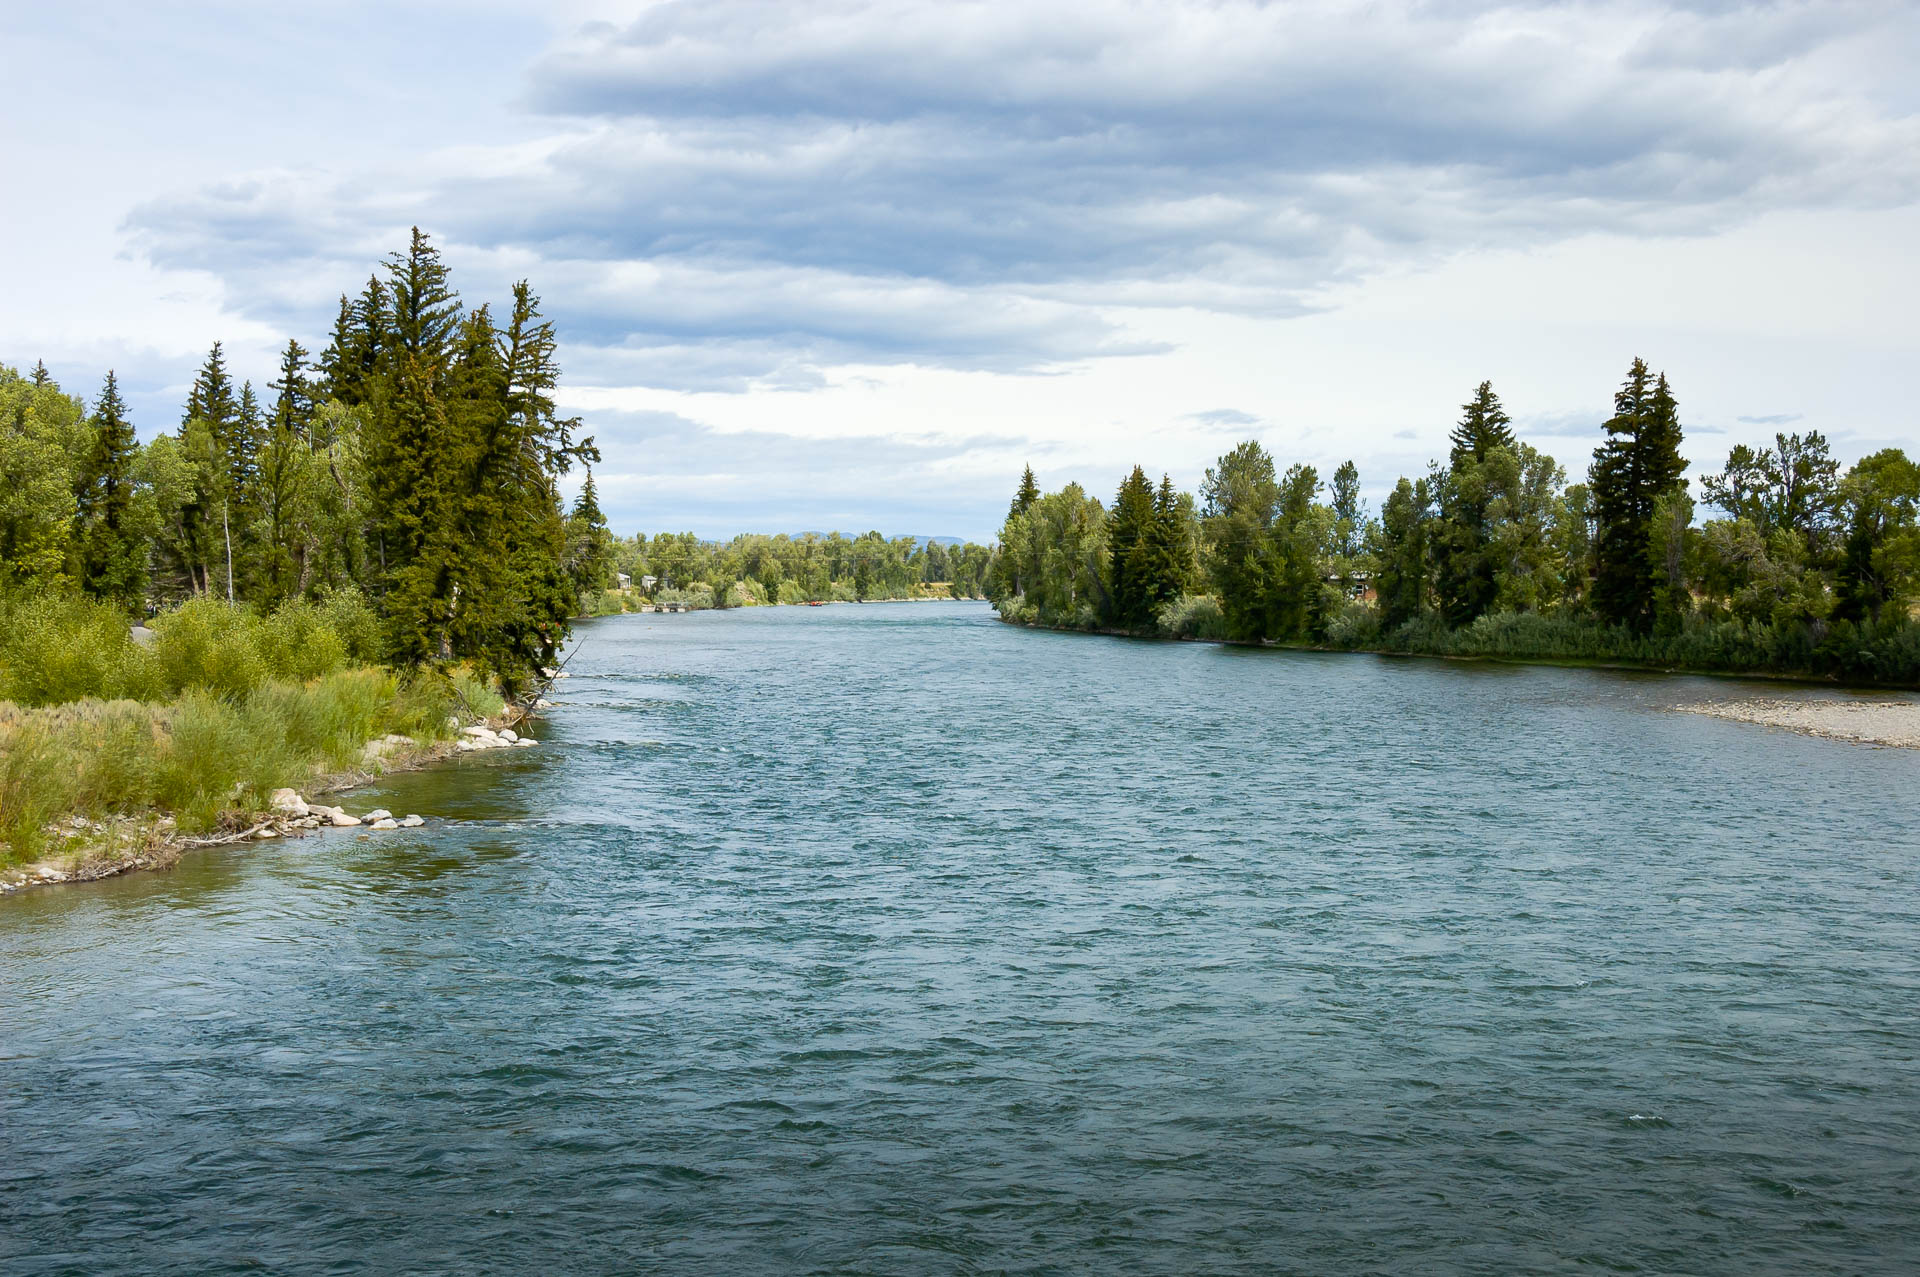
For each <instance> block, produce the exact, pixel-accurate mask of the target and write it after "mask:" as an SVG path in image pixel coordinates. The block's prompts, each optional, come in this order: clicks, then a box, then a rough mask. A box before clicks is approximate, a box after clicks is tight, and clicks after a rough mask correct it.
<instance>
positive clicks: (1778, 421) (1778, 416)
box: [1734, 412, 1802, 426]
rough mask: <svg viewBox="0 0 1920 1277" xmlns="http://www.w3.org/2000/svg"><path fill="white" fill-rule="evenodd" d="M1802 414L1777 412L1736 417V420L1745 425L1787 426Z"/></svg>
mask: <svg viewBox="0 0 1920 1277" xmlns="http://www.w3.org/2000/svg"><path fill="white" fill-rule="evenodd" d="M1801 415H1802V414H1800V413H1797V412H1776V413H1771V414H1769V415H1768V416H1765V417H1735V418H1734V420H1735V421H1737V422H1739V423H1740V424H1741V425H1743V426H1785V425H1789V424H1791V423H1793V422H1795V421H1798V420H1800V418H1801Z"/></svg>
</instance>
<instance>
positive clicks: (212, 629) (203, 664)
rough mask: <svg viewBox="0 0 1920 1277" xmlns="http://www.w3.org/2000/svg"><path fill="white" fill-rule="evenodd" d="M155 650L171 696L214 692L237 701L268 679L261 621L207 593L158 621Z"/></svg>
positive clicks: (161, 674) (249, 613)
mask: <svg viewBox="0 0 1920 1277" xmlns="http://www.w3.org/2000/svg"><path fill="white" fill-rule="evenodd" d="M153 628H154V632H155V634H156V635H157V637H156V638H155V640H154V644H153V652H154V656H155V658H156V659H157V660H158V661H159V663H160V677H161V682H162V685H163V686H164V687H165V689H166V691H167V692H168V693H171V694H173V695H176V696H177V695H179V694H180V693H182V692H187V691H205V692H211V693H213V694H214V695H216V696H225V697H231V698H238V697H242V696H245V695H246V694H247V693H248V692H250V691H252V690H253V689H254V688H256V687H258V686H259V685H260V684H261V683H263V682H264V681H266V678H267V675H268V672H269V667H268V665H267V662H266V660H265V659H264V658H263V657H262V655H261V651H260V641H259V640H260V631H261V630H262V628H264V627H263V625H262V623H261V621H260V618H259V617H258V616H256V615H255V614H254V613H252V612H250V611H248V610H246V609H245V608H241V607H236V606H234V605H233V604H230V603H227V602H225V601H223V600H220V599H216V598H213V597H212V596H210V595H204V596H202V597H200V598H194V599H188V600H187V601H186V602H185V603H182V604H181V605H180V606H179V607H177V608H175V609H174V610H173V611H171V612H167V613H163V614H162V615H160V616H159V617H157V618H155V620H154V622H153Z"/></svg>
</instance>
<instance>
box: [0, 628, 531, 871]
mask: <svg viewBox="0 0 1920 1277" xmlns="http://www.w3.org/2000/svg"><path fill="white" fill-rule="evenodd" d="M0 624H4V625H5V629H4V631H0V632H3V633H4V634H5V640H4V643H0V698H3V699H0V865H4V864H13V863H20V862H24V861H29V860H33V859H36V858H38V857H41V856H45V855H48V854H51V853H54V852H59V851H62V850H67V849H70V846H71V847H78V846H79V845H80V844H84V843H85V842H87V841H88V840H89V839H90V838H92V837H95V836H96V835H97V832H98V830H99V829H100V828H101V827H103V826H111V825H112V824H114V823H116V822H119V823H127V822H131V823H135V824H138V823H142V822H145V823H152V822H155V821H157V820H159V819H161V818H162V817H165V818H170V819H171V820H172V821H173V822H174V826H175V827H176V828H177V829H179V830H181V831H183V832H188V831H206V830H215V829H219V828H222V827H225V826H230V825H234V824H236V823H237V822H239V821H241V820H243V819H245V818H246V817H247V816H248V815H250V814H252V813H255V812H258V811H261V810H263V809H264V808H265V807H266V806H267V805H268V799H269V796H270V795H271V794H272V792H273V791H274V790H275V789H277V788H280V787H282V786H288V787H293V788H305V787H307V786H309V785H311V784H313V783H314V782H315V781H316V780H318V779H320V778H322V777H325V776H327V775H329V774H336V773H342V772H351V771H357V770H359V769H361V768H363V767H364V766H366V763H367V755H366V751H367V747H368V742H369V741H375V740H379V739H380V738H382V737H385V736H389V735H400V736H405V737H408V738H409V739H410V741H411V742H412V745H411V746H410V748H420V749H425V748H430V747H431V746H432V745H433V744H434V743H435V742H438V741H441V740H444V739H446V738H448V737H450V736H451V735H452V734H453V733H454V731H455V730H456V724H455V723H453V722H451V721H450V719H454V718H458V719H460V720H461V721H467V720H470V719H472V718H475V717H483V716H488V715H492V714H495V713H498V712H499V710H500V709H501V707H502V702H501V701H500V699H499V697H498V696H497V695H496V694H494V693H493V692H492V691H491V690H490V688H489V686H488V685H487V684H486V683H485V682H483V681H482V680H480V679H478V678H475V677H473V676H471V675H469V674H465V673H458V672H457V673H454V674H451V675H449V674H444V673H434V672H427V671H422V672H418V673H412V674H408V675H404V676H403V675H400V674H396V673H394V672H392V671H390V670H386V669H382V668H379V667H377V666H373V665H371V664H369V663H368V662H369V661H370V659H371V652H372V647H373V643H374V640H375V633H374V630H373V621H372V617H371V615H370V614H369V613H368V612H367V611H366V609H365V607H364V605H363V604H362V603H361V602H360V601H359V600H358V598H357V597H352V596H345V597H338V598H335V599H331V600H328V601H327V602H325V603H321V604H305V603H301V604H293V605H290V606H288V607H284V608H282V609H280V610H279V611H278V612H276V613H274V614H272V615H269V616H260V615H257V614H255V613H253V612H250V611H247V610H245V609H240V608H232V607H228V606H227V605H226V604H224V603H220V602H217V601H213V600H207V599H201V600H195V601H193V602H190V603H188V604H186V605H185V606H183V607H181V608H180V609H178V610H177V611H174V612H172V613H169V614H166V615H164V616H162V617H159V618H156V620H155V621H154V622H153V636H152V639H151V642H150V643H145V644H143V643H139V642H135V641H134V640H133V638H131V637H130V634H129V628H128V626H127V623H126V621H125V620H124V618H122V617H121V616H120V615H119V614H118V613H117V612H115V611H114V610H113V609H112V608H109V607H105V606H103V605H100V604H94V603H89V602H86V601H84V600H79V599H74V598H42V599H34V600H29V601H26V602H23V603H16V604H14V605H12V606H10V607H8V608H6V609H4V613H3V614H0Z"/></svg>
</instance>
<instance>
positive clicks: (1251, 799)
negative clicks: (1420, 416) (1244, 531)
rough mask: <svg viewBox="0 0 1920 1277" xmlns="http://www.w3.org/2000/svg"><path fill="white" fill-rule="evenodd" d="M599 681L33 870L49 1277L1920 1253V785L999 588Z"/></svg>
mask: <svg viewBox="0 0 1920 1277" xmlns="http://www.w3.org/2000/svg"><path fill="white" fill-rule="evenodd" d="M571 670H572V671H573V673H574V675H575V677H573V678H571V679H569V680H568V681H567V682H565V683H563V684H561V688H562V696H561V699H562V700H563V702H564V703H563V704H562V705H561V706H560V707H558V708H556V709H555V710H554V711H552V713H551V714H550V716H549V717H548V718H547V719H546V721H545V722H544V723H543V724H541V725H540V727H539V728H538V732H539V734H540V736H541V738H542V740H543V744H542V745H541V747H540V748H538V749H533V750H519V751H503V752H501V753H494V754H478V755H471V756H468V757H465V758H463V759H461V760H459V761H458V762H457V763H454V764H451V765H448V766H446V767H444V768H441V769H439V770H436V771H431V772H424V773H416V774H412V775H407V776H400V777H395V778H392V779H391V780H390V781H389V782H388V783H387V784H385V785H384V786H383V787H381V788H379V789H377V790H374V791H370V792H368V793H365V794H363V795H358V796H355V797H354V798H353V799H352V800H350V805H351V806H356V807H371V806H374V805H383V806H389V807H393V808H395V809H397V810H404V811H419V812H421V813H423V814H426V815H428V816H430V817H433V818H435V820H434V823H433V824H431V825H429V826H428V827H427V828H425V829H421V830H414V831H399V832H394V833H388V834H384V835H373V836H369V837H367V838H365V839H361V838H359V837H357V836H355V835H354V834H353V833H351V832H348V831H341V832H340V833H337V834H330V835H328V836H325V837H315V838H309V839H305V840H301V841H298V842H289V843H280V844H269V845H260V846H255V847H251V848H248V849H245V850H244V851H222V852H213V853H207V854H203V855H200V856H198V857H196V858H194V859H192V860H190V861H189V862H188V863H187V864H185V865H183V866H182V867H181V868H180V869H179V870H178V871H176V872H174V873H171V874H165V875H143V876H133V877H129V878H125V879H121V880H117V881H113V882H108V883H103V884H97V885H95V886H93V887H90V888H85V889H63V890H57V891H39V892H28V893H23V894H21V895H18V896H14V897H11V898H7V899H0V1269H4V1270H5V1271H6V1272H7V1273H9V1274H42V1273H87V1274H95V1273H153V1272H168V1273H227V1272H256V1271H259V1272H275V1273H349V1272H367V1273H401V1272H406V1273H437V1272H445V1273H469V1272H487V1273H523V1272H536V1271H540V1272H556V1273H620V1272H642V1271H659V1272H675V1273H682V1272H684V1273H716V1274H729V1275H738V1274H745V1273H763V1272H764V1273H801V1272H822V1273H825V1272H872V1273H946V1272H1000V1271H1006V1272H1021V1273H1040V1272H1059V1273H1067V1272H1102V1273H1106V1272H1112V1273H1136V1272H1137V1273H1148V1272H1152V1273H1174V1272H1180V1273H1188V1272H1192V1273H1200V1272H1206V1273H1223V1272H1249V1273H1251V1272H1274V1271H1297V1272H1303V1273H1330V1272H1394V1273H1400V1272H1486V1273H1506V1272H1515V1271H1532V1272H1691V1273H1739V1274H1753V1273H1775V1272H1778V1273H1812V1272H1834V1273H1841V1272H1845V1273H1864V1272H1888V1273H1892V1272H1903V1271H1913V1270H1914V1268H1915V1266H1916V1265H1917V1264H1920V885H1916V869H1917V861H1920V803H1916V793H1920V785H1917V784H1916V781H1917V780H1920V755H1916V754H1913V753H1905V752H1899V751H1892V750H1876V749H1867V748H1861V747H1857V746H1847V745H1841V744H1835V743H1830V742H1824V741H1818V740H1812V739H1807V738H1803V737H1798V736H1792V735H1788V734H1785V733H1781V732H1775V731H1770V730H1767V729H1762V728H1754V727H1747V726H1742V725H1738V724H1732V723H1727V722H1722V721H1719V720H1714V719H1708V718H1701V717H1697V716H1692V715H1682V714H1674V713H1671V712H1669V707H1670V706H1671V705H1673V704H1674V703H1676V702H1678V701H1683V700H1690V699H1698V698H1702V697H1708V696H1726V695H1734V694H1745V693H1750V692H1752V691H1754V690H1756V689H1755V688H1753V687H1751V686H1742V685H1739V684H1731V683H1725V682H1710V681H1706V680H1691V679H1670V678H1660V677H1653V676H1634V675H1622V674H1615V673H1605V672H1596V671H1581V670H1557V669H1539V668H1518V667H1502V666H1482V665H1463V664H1451V663H1439V662H1428V661H1395V660H1386V659H1378V658H1372V657H1357V656H1320V655H1313V654H1303V653H1285V652H1261V651H1246V650H1235V649H1223V648H1217V647H1209V646H1196V645H1169V644H1149V643H1132V642H1124V641H1117V640H1109V639H1098V638H1088V637H1082V636H1067V635H1054V634H1045V633H1036V632H1030V631H1024V630H1016V629H1012V628H1009V627H1005V626H1002V625H999V624H997V623H996V622H994V621H993V620H992V619H991V614H990V613H989V612H987V611H986V610H985V609H984V608H982V607H979V606H970V605H959V604H955V605H887V606H869V607H857V608H856V607H834V608H821V609H794V608H780V609H757V610H751V611H746V612H729V613H700V614H692V615H686V616H677V617H622V618H612V619H608V620H604V621H600V622H595V623H591V624H589V625H586V626H584V627H583V628H582V630H581V642H580V644H579V648H578V653H577V655H576V657H575V659H574V660H573V663H572V666H571ZM1760 690H1764V691H1766V692H1767V694H1770V695H1778V694H1781V693H1780V692H1779V691H1778V690H1777V689H1760Z"/></svg>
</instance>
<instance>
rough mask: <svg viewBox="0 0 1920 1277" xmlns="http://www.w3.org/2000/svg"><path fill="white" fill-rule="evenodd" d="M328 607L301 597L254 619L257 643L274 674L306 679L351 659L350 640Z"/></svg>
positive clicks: (270, 670)
mask: <svg viewBox="0 0 1920 1277" xmlns="http://www.w3.org/2000/svg"><path fill="white" fill-rule="evenodd" d="M331 621H332V618H331V617H330V616H329V614H328V612H327V610H326V609H324V608H321V607H319V606H317V605H315V604H312V603H307V602H304V601H301V600H298V599H296V600H294V601H292V602H290V603H285V604H282V605H281V607H280V608H279V609H278V610H277V611H275V612H274V613H273V614H272V615H271V616H268V617H265V618H263V619H261V620H259V621H257V622H253V623H252V625H253V630H254V635H255V644H256V647H257V650H258V651H259V654H260V658H261V661H262V662H263V663H264V665H265V666H266V669H267V673H268V675H269V676H270V677H273V678H282V679H294V680H297V681H299V682H305V681H306V680H308V679H312V678H319V677H320V676H321V675H323V674H331V673H333V672H334V671H335V670H337V669H340V668H341V667H342V666H344V665H345V664H346V663H347V644H346V640H345V639H344V638H343V637H342V636H341V634H340V632H339V631H338V630H336V629H335V628H334V627H333V625H332V624H331Z"/></svg>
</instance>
